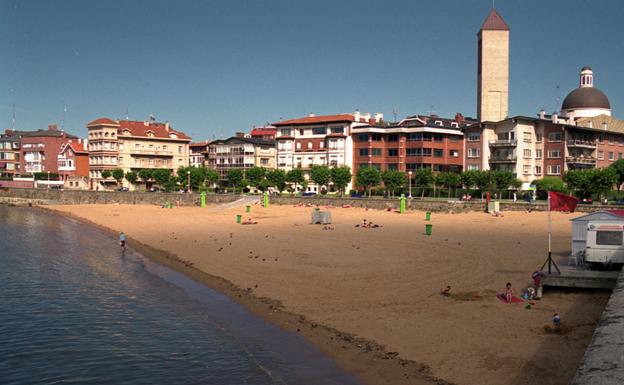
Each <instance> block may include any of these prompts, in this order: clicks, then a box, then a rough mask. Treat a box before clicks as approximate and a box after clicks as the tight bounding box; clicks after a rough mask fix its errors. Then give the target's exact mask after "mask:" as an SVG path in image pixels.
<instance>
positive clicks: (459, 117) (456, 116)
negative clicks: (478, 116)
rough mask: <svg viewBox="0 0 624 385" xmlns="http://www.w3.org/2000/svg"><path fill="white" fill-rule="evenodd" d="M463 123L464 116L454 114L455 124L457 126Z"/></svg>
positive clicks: (459, 113)
mask: <svg viewBox="0 0 624 385" xmlns="http://www.w3.org/2000/svg"><path fill="white" fill-rule="evenodd" d="M463 121H464V115H462V114H461V112H458V113H456V114H455V122H456V123H457V124H460V123H461V122H463Z"/></svg>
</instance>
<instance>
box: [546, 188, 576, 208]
mask: <svg viewBox="0 0 624 385" xmlns="http://www.w3.org/2000/svg"><path fill="white" fill-rule="evenodd" d="M548 198H549V199H550V211H569V212H571V213H573V212H574V209H575V208H576V205H577V204H578V202H579V201H578V199H576V198H575V197H571V196H569V195H565V194H561V193H558V192H554V191H549V192H548Z"/></svg>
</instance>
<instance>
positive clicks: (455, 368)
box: [53, 205, 608, 385]
mask: <svg viewBox="0 0 624 385" xmlns="http://www.w3.org/2000/svg"><path fill="white" fill-rule="evenodd" d="M53 208H54V209H56V210H60V211H64V212H69V213H72V214H74V215H77V216H80V217H83V218H85V219H88V220H90V221H93V222H95V223H98V224H101V225H103V226H106V227H109V228H113V229H116V230H122V231H124V232H126V233H127V234H128V235H129V236H130V237H132V238H135V239H137V240H139V241H141V242H144V243H147V244H149V245H151V246H154V247H156V248H160V249H164V250H167V251H170V252H173V253H176V254H177V255H178V256H179V257H180V258H181V259H184V260H188V261H191V262H193V263H194V264H195V267H197V268H199V269H202V270H204V271H206V272H208V273H210V274H213V275H216V276H220V277H223V278H225V279H227V280H230V281H232V282H233V283H235V284H237V285H240V286H241V287H243V288H246V287H249V288H253V291H254V292H255V293H256V294H257V295H260V296H266V297H269V298H273V299H277V300H281V301H282V302H283V304H284V306H285V308H286V309H287V310H290V311H292V312H295V313H299V314H304V315H306V316H307V318H308V319H312V320H314V321H317V322H319V323H322V324H326V325H329V326H332V327H335V328H337V329H339V330H342V331H345V332H349V333H353V334H356V335H358V336H361V337H364V338H367V339H372V340H375V341H377V342H379V343H381V344H384V345H386V347H387V350H388V351H396V352H399V354H400V355H401V357H403V358H406V359H410V360H414V361H417V362H420V363H424V364H426V365H428V366H430V367H431V370H432V373H433V374H434V375H435V376H438V377H441V378H444V379H446V380H448V381H452V382H455V383H457V384H465V385H490V384H526V383H533V384H549V385H550V384H552V385H555V384H557V385H563V384H567V383H568V382H569V380H570V379H571V378H572V376H573V374H574V371H575V369H576V366H577V365H578V363H579V361H580V359H581V357H582V355H583V352H584V349H585V347H586V345H587V344H588V343H589V340H590V338H591V335H592V333H593V327H594V325H595V322H596V321H597V319H598V318H599V316H600V314H601V312H602V309H603V307H604V305H605V303H606V301H607V299H608V293H571V292H565V293H564V292H551V293H548V292H547V293H546V297H545V298H544V300H542V301H541V302H538V303H537V304H536V306H534V307H533V308H532V309H530V310H527V309H525V308H524V305H522V304H512V305H509V304H503V303H500V302H499V301H498V300H497V299H495V298H494V294H495V293H496V292H497V291H502V289H503V287H504V285H505V283H506V282H508V281H509V282H511V283H512V284H513V286H514V288H515V289H516V291H517V292H520V290H521V289H522V288H523V287H525V286H526V285H527V284H528V283H530V281H531V279H530V275H531V272H532V271H533V270H535V269H536V268H538V267H539V266H540V265H541V263H542V262H543V260H544V258H545V248H546V214H545V213H538V212H533V213H530V214H526V213H523V212H509V213H505V216H504V217H502V218H495V217H491V216H488V215H486V214H483V213H469V214H455V215H451V214H436V213H434V214H433V217H432V222H431V223H433V236H431V237H429V238H428V237H426V236H425V235H424V224H425V223H426V222H425V221H424V213H422V212H410V213H408V214H405V215H399V214H396V213H390V212H382V211H365V210H363V209H354V208H349V209H343V208H332V209H331V211H332V216H333V222H334V223H333V225H334V226H335V230H323V229H322V226H320V225H309V224H308V223H309V221H310V213H311V211H312V208H305V207H296V208H295V207H286V206H271V207H270V208H268V209H263V208H261V207H258V206H254V207H253V209H252V214H251V217H252V218H254V219H255V220H258V221H259V224H258V225H253V226H241V225H237V224H236V223H235V220H234V215H235V214H237V213H243V211H244V210H242V209H236V208H234V209H226V210H224V211H208V210H206V209H200V208H188V207H186V208H176V209H161V208H159V207H156V206H131V205H127V206H126V205H108V206H107V205H89V206H56V207H53ZM248 216H249V215H245V217H248ZM572 217H573V216H572V215H567V214H561V213H555V214H553V220H554V222H553V251H554V252H555V254H561V255H563V254H565V253H567V252H568V251H569V247H570V246H569V245H570V229H571V225H570V223H569V219H570V218H572ZM363 218H366V219H368V220H372V221H373V222H375V223H379V224H382V225H383V227H382V228H378V229H360V228H355V227H354V225H355V224H356V223H359V222H360V221H361V220H362V219H363ZM447 284H450V285H451V286H452V288H453V289H452V291H453V292H454V293H455V295H456V296H454V297H451V298H447V297H442V296H440V295H439V294H438V292H439V290H440V288H441V287H443V286H445V285H447ZM555 311H557V312H559V313H560V314H562V318H563V322H564V323H565V324H566V325H567V326H568V327H569V328H570V330H571V331H570V332H569V333H568V334H566V335H564V336H560V335H549V334H545V333H544V331H543V326H544V325H547V324H549V322H550V319H551V316H552V314H553V312H555Z"/></svg>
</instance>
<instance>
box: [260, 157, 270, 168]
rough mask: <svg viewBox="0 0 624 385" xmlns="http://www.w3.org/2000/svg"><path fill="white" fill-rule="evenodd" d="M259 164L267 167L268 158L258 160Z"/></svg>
mask: <svg viewBox="0 0 624 385" xmlns="http://www.w3.org/2000/svg"><path fill="white" fill-rule="evenodd" d="M260 164H261V165H262V166H268V165H269V158H260Z"/></svg>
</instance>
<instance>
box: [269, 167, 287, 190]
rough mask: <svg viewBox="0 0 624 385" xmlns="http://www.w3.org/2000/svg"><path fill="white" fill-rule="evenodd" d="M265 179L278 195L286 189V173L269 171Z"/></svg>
mask: <svg viewBox="0 0 624 385" xmlns="http://www.w3.org/2000/svg"><path fill="white" fill-rule="evenodd" d="M266 177H267V180H268V181H269V183H270V185H271V186H273V187H275V189H277V191H278V192H279V193H280V194H281V193H282V191H284V189H285V188H286V172H285V171H284V170H277V169H276V170H269V171H268V172H267V175H266Z"/></svg>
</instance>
